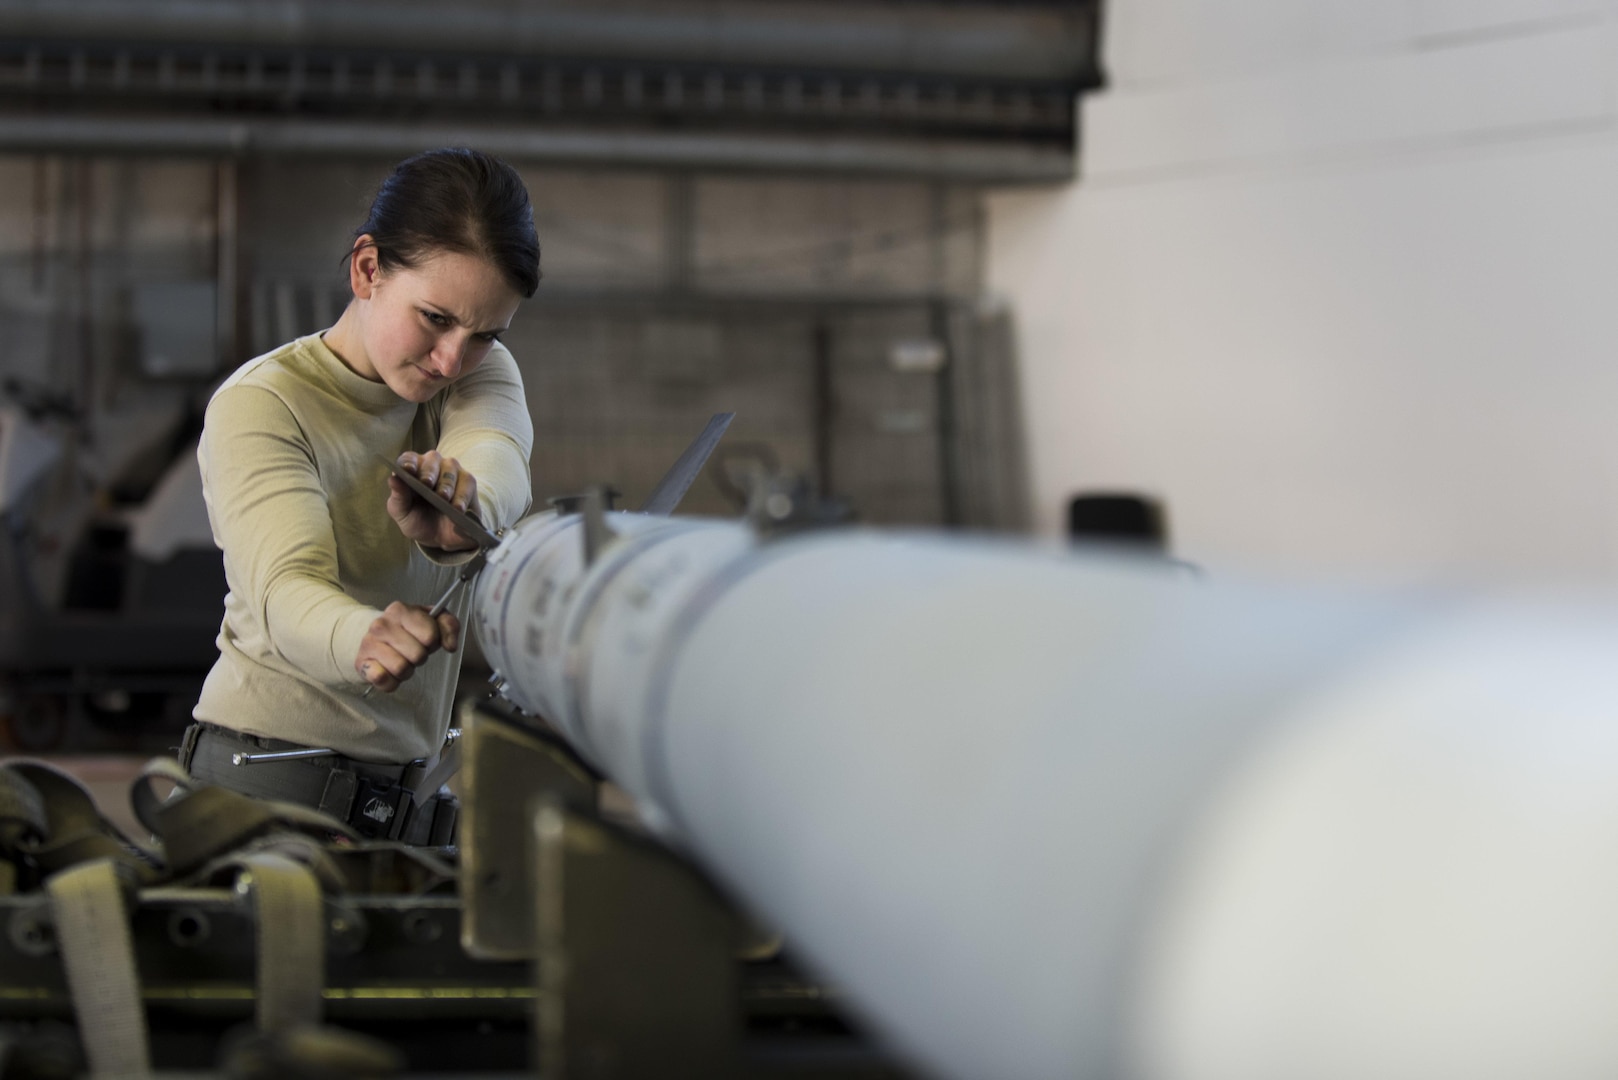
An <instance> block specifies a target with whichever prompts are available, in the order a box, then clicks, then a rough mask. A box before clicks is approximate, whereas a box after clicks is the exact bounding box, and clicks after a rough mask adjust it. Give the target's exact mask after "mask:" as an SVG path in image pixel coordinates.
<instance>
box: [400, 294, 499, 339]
mask: <svg viewBox="0 0 1618 1080" xmlns="http://www.w3.org/2000/svg"><path fill="white" fill-rule="evenodd" d="M421 303H422V306H423V307H428V308H431V309H432V311H433V314H435V315H442V316H443V317H444V318H446V319H448V320H449V321H450V322H452V323H455V324H457V325H459V326H465V325H466V320H465V319H463V318H461V317H460V316H459V315H457V314H455V313H454V312H453V311H451V310H449V309H448V308H446V307H445V306H444V305H443V304H435V303H433V302H432V301H431V300H423V301H422V302H421ZM510 329H511V324H510V323H506V325H504V326H491V327H489V328H488V329H487V330H474V331H472V332H473V333H474V334H503V333H505V332H506V331H507V330H510Z"/></svg>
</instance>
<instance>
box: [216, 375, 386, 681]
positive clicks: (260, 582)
mask: <svg viewBox="0 0 1618 1080" xmlns="http://www.w3.org/2000/svg"><path fill="white" fill-rule="evenodd" d="M198 458H199V460H200V462H201V464H202V484H203V495H204V497H205V498H206V500H207V503H208V520H209V522H210V523H211V524H212V526H213V533H214V540H215V542H216V543H218V544H219V546H220V547H221V548H222V549H223V550H224V552H225V565H226V569H227V571H228V573H229V575H230V589H231V592H232V593H234V594H236V596H237V597H238V598H239V599H241V600H242V601H244V602H245V603H246V605H247V606H248V608H249V610H251V611H252V612H253V613H254V614H255V615H256V617H257V619H258V622H259V625H260V627H261V628H262V632H263V633H264V635H265V636H266V637H267V639H268V644H269V646H270V648H271V649H273V650H274V652H276V653H277V654H279V655H280V656H281V657H282V658H283V659H284V660H285V661H286V662H287V663H289V664H291V665H292V666H293V667H295V668H297V669H298V670H299V671H302V672H304V673H305V674H307V675H309V676H310V677H311V678H314V679H316V680H318V681H320V682H322V683H325V684H326V685H330V686H340V685H351V684H355V683H358V682H362V681H364V680H363V678H362V676H361V675H360V673H359V672H357V671H356V670H355V668H354V658H355V656H356V655H357V653H358V651H359V647H360V642H361V640H362V639H363V638H364V637H365V635H366V634H367V633H368V632H369V630H370V628H371V624H372V622H373V621H374V620H376V619H377V618H378V617H379V616H380V615H381V612H379V611H377V610H376V609H375V608H372V607H368V606H367V605H365V604H362V603H360V602H359V601H357V600H355V599H354V598H352V597H350V596H349V595H348V594H347V593H345V592H344V591H343V589H342V586H341V585H340V583H339V581H338V575H337V543H336V539H335V536H334V534H333V531H332V523H331V514H330V512H329V510H328V508H327V505H326V493H325V490H324V488H323V486H322V484H321V482H320V475H319V471H318V470H317V468H316V466H315V461H314V458H313V454H312V451H311V449H310V447H309V444H308V441H307V440H306V439H305V438H304V437H303V433H302V431H301V430H300V429H299V426H298V422H297V420H296V418H295V417H294V416H293V415H292V412H291V410H289V409H288V408H287V406H286V404H285V403H284V402H282V401H281V399H280V398H279V397H277V396H276V395H275V394H273V393H271V392H270V391H268V390H265V389H262V388H259V387H255V386H232V387H227V388H226V389H223V390H221V391H220V392H219V393H217V394H216V395H214V398H213V401H212V402H211V403H210V404H209V406H208V412H207V417H206V420H205V421H204V424H203V430H202V442H201V445H200V447H199V448H198ZM241 629H247V628H241ZM249 632H250V631H249Z"/></svg>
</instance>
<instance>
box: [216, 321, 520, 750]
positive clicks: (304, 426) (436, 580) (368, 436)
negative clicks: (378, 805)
mask: <svg viewBox="0 0 1618 1080" xmlns="http://www.w3.org/2000/svg"><path fill="white" fill-rule="evenodd" d="M533 442H534V432H533V422H532V420H531V419H530V418H529V415H528V408H527V404H526V401H525V399H524V397H523V389H522V378H521V376H520V375H519V373H518V371H517V364H516V362H515V361H514V360H513V359H512V357H511V354H510V353H509V352H507V351H506V349H505V348H504V347H503V346H501V345H498V344H496V345H495V346H494V347H493V348H492V349H491V350H490V352H489V354H488V355H487V356H486V357H485V358H484V360H483V362H482V363H481V364H479V365H478V367H477V368H475V369H474V370H473V371H472V372H470V373H469V374H467V375H465V376H464V377H462V378H461V379H459V380H458V381H456V382H455V383H453V384H451V385H450V386H449V387H447V388H446V389H445V390H444V391H443V392H442V393H440V394H438V395H437V396H436V397H434V398H433V399H432V400H431V401H428V402H426V403H425V404H422V405H416V404H414V403H412V402H409V401H405V400H404V399H402V398H400V397H399V396H397V395H396V394H394V393H393V391H392V390H389V389H388V388H387V386H385V385H383V384H382V383H376V382H370V381H367V380H366V379H363V378H361V377H360V376H359V375H356V374H355V373H354V372H353V371H351V370H349V368H348V367H347V366H345V365H344V364H343V362H342V361H341V360H339V359H338V358H337V356H336V354H335V353H333V352H332V351H331V349H329V348H328V347H327V346H326V344H325V342H323V341H322V340H321V339H320V336H319V335H317V334H316V335H310V336H309V337H304V338H299V339H298V340H296V341H293V342H291V343H289V344H287V345H283V346H282V347H281V348H279V349H276V350H275V351H274V352H270V353H266V354H265V355H263V356H260V357H258V358H257V359H255V360H251V361H249V362H248V363H246V364H245V365H243V366H242V367H241V368H240V369H239V370H238V371H237V372H236V373H235V374H234V375H232V376H231V377H230V378H229V379H228V380H226V382H225V383H224V384H223V385H222V386H221V387H220V388H219V389H218V391H216V392H215V394H214V396H213V400H212V401H211V402H209V405H208V412H207V418H206V421H205V423H204V426H203V433H202V442H201V445H200V446H199V447H198V450H197V456H198V459H199V460H200V461H201V464H202V483H203V493H204V495H205V497H206V499H207V503H208V519H209V522H210V523H211V525H212V527H213V535H214V541H215V542H216V543H217V544H218V545H219V546H220V548H221V549H223V551H224V553H225V580H226V582H227V584H228V585H229V588H230V591H229V594H228V595H227V596H226V597H225V618H224V622H223V624H222V625H221V626H220V629H219V641H218V644H219V660H218V662H217V663H215V664H214V667H213V670H212V671H210V672H209V674H208V679H207V681H206V683H204V685H203V688H202V696H201V699H200V700H199V701H198V702H197V706H196V709H195V710H194V713H193V715H195V717H196V718H197V719H198V720H206V721H208V722H210V723H214V724H219V725H221V726H222V727H228V728H232V729H235V730H237V731H245V732H248V733H250V734H254V735H262V736H268V737H271V738H277V739H288V740H290V741H292V742H298V743H304V744H306V745H309V746H326V747H330V748H332V749H334V750H337V751H338V752H340V753H343V754H346V755H348V756H350V757H353V758H358V759H360V760H363V761H375V762H403V761H409V760H411V759H413V758H418V757H425V756H427V755H429V754H431V753H433V752H434V751H436V750H437V749H438V747H439V746H440V745H441V744H442V743H443V740H444V733H445V730H446V729H447V728H448V726H449V716H450V707H451V704H452V697H453V694H454V690H455V682H456V678H457V676H458V675H459V672H460V664H461V654H460V652H459V651H457V652H454V653H444V652H439V653H435V654H434V655H433V656H431V657H430V658H429V659H428V660H427V662H426V663H425V664H423V665H422V666H421V667H420V668H418V669H417V670H416V672H415V674H414V676H413V677H412V678H411V679H410V680H409V681H407V682H406V683H404V685H403V686H401V687H400V688H399V689H398V690H397V691H396V692H394V693H392V694H383V693H373V694H372V695H371V696H370V697H368V698H367V697H361V694H362V693H363V692H364V690H365V686H366V683H365V681H364V679H363V678H362V677H361V675H360V674H359V673H358V672H357V671H355V670H354V658H355V656H356V655H357V654H358V652H359V646H360V639H361V638H363V637H364V636H365V634H366V632H367V631H368V630H369V629H370V625H371V622H372V620H374V619H375V618H376V617H377V616H378V615H379V614H380V613H381V609H382V608H384V607H386V606H387V605H388V604H389V603H390V602H392V601H394V600H402V601H404V602H406V603H411V604H431V603H433V602H434V601H435V600H437V599H438V597H439V595H440V594H442V593H443V592H444V590H445V589H446V588H447V587H448V586H449V584H450V582H451V581H453V580H454V578H455V575H456V573H457V569H456V568H457V566H458V565H459V564H460V563H462V562H465V561H466V560H467V559H468V558H470V557H471V553H470V552H461V553H453V554H452V553H447V552H443V551H441V550H438V549H428V548H422V547H420V546H418V545H417V544H415V543H413V542H411V541H410V540H407V539H406V538H405V537H404V536H403V534H401V533H400V532H399V527H398V526H397V525H396V524H395V523H394V522H393V519H392V518H390V517H389V516H388V513H387V510H386V502H387V497H388V483H387V476H388V464H387V463H388V462H390V461H392V460H393V459H395V458H396V457H398V455H399V454H401V453H403V452H405V451H406V450H414V451H418V452H422V451H427V450H432V449H437V450H438V451H440V452H441V453H442V454H444V455H445V456H446V457H453V458H457V459H459V460H460V462H461V465H462V467H463V468H465V469H466V470H468V471H470V472H471V473H472V475H473V476H475V477H476V478H477V482H478V501H479V504H480V506H481V511H482V517H483V521H484V524H485V525H487V526H488V527H489V528H490V529H491V530H494V529H499V528H502V527H504V526H506V525H509V524H511V523H513V522H515V521H516V520H517V519H518V518H519V517H521V516H522V514H523V513H524V512H525V511H526V510H527V509H528V505H529V501H530V497H531V496H530V492H529V467H528V458H529V454H530V453H531V452H532V450H533ZM469 594H470V590H462V591H461V592H460V593H458V594H457V596H456V599H455V601H454V602H453V603H452V604H451V605H450V609H449V610H451V611H453V612H454V613H455V614H456V615H457V617H459V618H460V619H461V621H462V625H463V628H465V624H466V612H467V609H468V606H469V603H470V595H469ZM466 629H469V628H466ZM464 636H465V634H464V633H463V638H464Z"/></svg>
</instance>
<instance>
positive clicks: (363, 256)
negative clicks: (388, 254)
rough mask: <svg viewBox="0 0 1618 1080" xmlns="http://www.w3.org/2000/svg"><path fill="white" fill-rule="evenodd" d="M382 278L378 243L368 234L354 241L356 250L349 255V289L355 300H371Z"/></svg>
mask: <svg viewBox="0 0 1618 1080" xmlns="http://www.w3.org/2000/svg"><path fill="white" fill-rule="evenodd" d="M381 276H382V264H381V261H380V260H379V259H378V258H377V255H376V241H375V240H373V239H372V238H371V235H370V234H369V233H366V234H365V235H363V236H361V237H358V238H357V239H356V240H355V241H354V250H353V251H351V252H349V255H348V287H349V288H350V289H352V290H353V292H354V299H356V300H369V299H370V298H371V294H372V293H373V292H374V291H375V290H376V283H377V279H378V278H380V277H381Z"/></svg>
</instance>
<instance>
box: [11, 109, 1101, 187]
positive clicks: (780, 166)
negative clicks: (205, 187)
mask: <svg viewBox="0 0 1618 1080" xmlns="http://www.w3.org/2000/svg"><path fill="white" fill-rule="evenodd" d="M438 146H473V147H477V148H478V149H481V150H486V151H488V152H489V153H493V154H498V155H500V156H501V157H505V158H509V159H511V160H513V161H535V162H557V163H575V164H610V165H619V166H625V165H627V166H632V167H647V168H693V169H696V168H700V169H741V170H768V171H784V170H785V171H792V172H795V173H820V174H867V175H871V174H878V175H898V176H928V177H934V178H940V179H946V180H957V181H963V182H979V183H1061V182H1065V181H1068V180H1071V179H1073V176H1074V157H1073V153H1072V151H1071V150H1070V149H1067V148H1064V147H1055V148H1051V147H1044V146H1038V145H1032V144H1028V143H1022V142H1007V143H1003V144H985V143H983V142H968V141H965V140H942V139H936V140H926V139H906V140H894V139H881V138H856V137H849V136H840V135H824V136H814V135H801V136H777V135H755V134H745V135H727V134H702V133H694V134H680V133H669V132H658V131H645V132H615V131H589V130H564V131H556V130H536V129H533V128H521V127H474V126H451V125H441V126H429V125H423V126H415V125H388V124H375V123H354V122H338V121H312V120H269V119H267V120H231V119H218V120H213V119H161V118H152V119H143V118H127V117H116V116H106V117H75V116H67V117H61V116H0V152H21V153H66V154H74V153H85V154H91V153H93V154H118V153H143V154H146V153H164V154H182V155H184V154H196V155H206V156H220V155H233V156H243V157H246V156H254V155H281V156H286V155H294V156H296V155H303V156H311V157H343V158H354V157H366V156H375V157H379V158H390V159H391V158H398V157H402V156H405V155H408V154H413V153H416V152H418V151H421V150H426V149H430V148H433V147H438Z"/></svg>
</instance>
